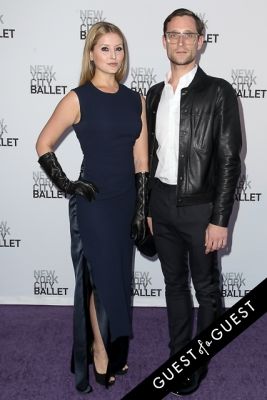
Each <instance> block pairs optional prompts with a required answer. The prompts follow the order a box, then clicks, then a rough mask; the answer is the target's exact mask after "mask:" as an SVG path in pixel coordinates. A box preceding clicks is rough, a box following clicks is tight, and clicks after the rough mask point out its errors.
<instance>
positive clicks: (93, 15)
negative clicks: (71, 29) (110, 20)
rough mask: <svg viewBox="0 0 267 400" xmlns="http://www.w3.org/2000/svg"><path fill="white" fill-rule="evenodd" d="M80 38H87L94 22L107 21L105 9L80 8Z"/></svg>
mask: <svg viewBox="0 0 267 400" xmlns="http://www.w3.org/2000/svg"><path fill="white" fill-rule="evenodd" d="M80 20H81V23H80V39H81V40H84V39H85V38H86V35H87V32H88V31H89V29H90V28H91V26H92V25H93V24H96V23H97V22H101V21H105V20H106V18H105V17H104V13H103V10H80Z"/></svg>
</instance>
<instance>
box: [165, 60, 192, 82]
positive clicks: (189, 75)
mask: <svg viewBox="0 0 267 400" xmlns="http://www.w3.org/2000/svg"><path fill="white" fill-rule="evenodd" d="M197 68H198V66H197V65H195V66H194V68H192V69H191V70H190V71H189V72H187V73H186V74H185V75H183V76H182V77H181V78H180V80H179V85H178V86H179V87H187V86H189V85H190V83H191V82H192V80H193V79H194V76H195V74H196V72H197ZM171 76H172V72H171V71H169V72H168V73H167V74H166V77H165V81H164V83H165V86H166V85H169V81H170V79H171Z"/></svg>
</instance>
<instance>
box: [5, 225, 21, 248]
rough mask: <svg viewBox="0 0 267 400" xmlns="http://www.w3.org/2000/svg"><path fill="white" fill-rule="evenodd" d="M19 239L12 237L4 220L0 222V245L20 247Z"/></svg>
mask: <svg viewBox="0 0 267 400" xmlns="http://www.w3.org/2000/svg"><path fill="white" fill-rule="evenodd" d="M20 242H21V239H14V238H13V235H12V234H11V231H10V227H9V226H8V225H7V222H6V221H1V222H0V247H9V248H14V247H20V244H21V243H20Z"/></svg>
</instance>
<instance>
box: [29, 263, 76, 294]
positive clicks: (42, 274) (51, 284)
mask: <svg viewBox="0 0 267 400" xmlns="http://www.w3.org/2000/svg"><path fill="white" fill-rule="evenodd" d="M34 279H35V282H34V294H35V295H36V296H39V295H44V296H66V295H67V294H68V290H69V289H68V288H66V287H61V285H60V283H59V279H58V276H57V275H56V271H55V270H48V269H40V270H34Z"/></svg>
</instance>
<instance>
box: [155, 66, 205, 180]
mask: <svg viewBox="0 0 267 400" xmlns="http://www.w3.org/2000/svg"><path fill="white" fill-rule="evenodd" d="M196 71H197V65H196V66H195V67H194V68H193V69H191V71H189V72H188V73H187V74H185V75H183V76H182V77H181V78H180V80H179V84H178V86H177V88H176V90H175V92H174V91H173V87H172V86H171V84H170V83H169V80H170V78H171V72H169V73H168V75H167V79H166V80H165V86H164V88H163V91H162V95H161V98H160V102H159V106H158V111H157V118H156V138H157V142H158V149H157V156H158V160H159V163H158V166H157V170H156V174H155V176H156V177H157V178H158V179H160V180H161V181H162V182H164V183H167V184H169V185H176V184H177V173H178V155H179V131H180V102H181V90H182V89H183V88H185V87H187V86H189V85H190V83H191V82H192V80H193V79H194V76H195V73H196Z"/></svg>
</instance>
